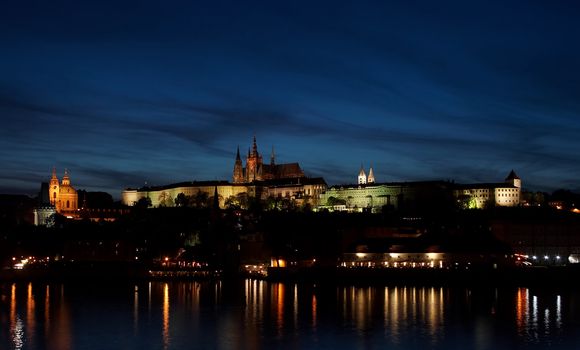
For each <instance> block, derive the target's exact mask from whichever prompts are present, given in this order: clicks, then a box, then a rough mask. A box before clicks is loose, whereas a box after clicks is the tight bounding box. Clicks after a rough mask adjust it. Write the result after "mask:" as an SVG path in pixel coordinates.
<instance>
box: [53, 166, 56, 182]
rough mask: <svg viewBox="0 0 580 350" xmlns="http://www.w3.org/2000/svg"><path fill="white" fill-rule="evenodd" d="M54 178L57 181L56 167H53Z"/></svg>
mask: <svg viewBox="0 0 580 350" xmlns="http://www.w3.org/2000/svg"><path fill="white" fill-rule="evenodd" d="M52 178H53V179H56V167H55V166H53V167H52Z"/></svg>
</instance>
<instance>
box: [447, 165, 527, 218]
mask: <svg viewBox="0 0 580 350" xmlns="http://www.w3.org/2000/svg"><path fill="white" fill-rule="evenodd" d="M521 188H522V180H521V179H520V178H519V177H518V176H517V175H516V173H515V172H514V171H513V170H512V171H511V172H510V173H509V175H508V176H507V177H506V179H505V181H504V182H500V183H480V184H465V185H457V188H456V189H455V191H454V195H455V198H456V199H457V201H459V202H462V203H464V206H465V207H467V208H471V209H481V208H485V207H486V206H500V207H515V206H519V205H520V202H521Z"/></svg>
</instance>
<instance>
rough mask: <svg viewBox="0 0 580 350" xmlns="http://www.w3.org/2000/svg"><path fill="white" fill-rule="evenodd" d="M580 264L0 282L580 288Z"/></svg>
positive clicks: (155, 273)
mask: <svg viewBox="0 0 580 350" xmlns="http://www.w3.org/2000/svg"><path fill="white" fill-rule="evenodd" d="M579 276H580V266H576V265H569V266H551V267H545V266H542V267H513V268H501V269H493V268H471V269H396V268H393V269H386V268H383V269H381V268H377V269H371V268H332V267H309V268H295V269H293V268H269V269H268V274H267V276H256V275H249V276H246V275H244V274H224V273H223V272H222V271H219V270H175V269H173V270H170V269H151V268H149V267H146V266H143V265H131V264H125V265H123V264H121V265H119V264H102V263H100V264H71V265H66V266H53V267H50V268H49V267H47V268H35V269H23V270H15V269H5V270H1V271H0V282H11V281H43V282H60V281H87V282H99V281H142V280H163V281H179V280H206V279H230V278H254V279H263V280H267V281H273V282H314V283H332V284H353V285H402V284H404V285H416V286H445V285H488V286H490V285H495V286H504V285H505V286H521V287H527V286H542V285H555V286H578V285H580V278H579Z"/></svg>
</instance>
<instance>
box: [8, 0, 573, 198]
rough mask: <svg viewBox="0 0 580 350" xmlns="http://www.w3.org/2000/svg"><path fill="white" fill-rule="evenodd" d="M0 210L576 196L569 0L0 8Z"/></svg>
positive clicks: (22, 3) (13, 4)
mask: <svg viewBox="0 0 580 350" xmlns="http://www.w3.org/2000/svg"><path fill="white" fill-rule="evenodd" d="M0 119H1V122H2V126H1V128H0V169H1V170H0V193H22V194H29V195H35V194H36V193H37V192H38V190H39V188H40V182H41V181H47V180H48V179H49V177H50V172H51V169H52V167H53V166H56V167H57V170H58V173H59V176H62V172H63V171H64V168H68V169H69V171H70V175H71V181H72V185H73V186H74V187H75V188H77V189H86V190H90V191H107V192H109V193H111V194H112V195H113V196H114V197H115V198H119V197H120V193H121V191H122V190H123V189H124V188H126V187H140V186H142V185H144V184H145V183H147V184H149V185H162V184H169V183H174V182H181V181H192V180H215V179H223V180H231V176H232V170H233V165H234V158H235V154H236V148H237V146H238V145H239V146H240V149H241V151H242V153H246V152H247V149H248V147H249V146H250V145H251V140H252V137H253V136H254V135H256V137H257V140H258V147H259V150H260V151H261V152H263V155H264V159H265V161H269V154H270V150H271V147H272V146H274V147H275V151H276V155H277V160H278V162H279V163H284V162H300V164H301V166H302V168H303V169H304V171H305V172H306V174H307V175H309V176H323V177H324V178H325V179H326V181H327V183H328V184H330V185H332V184H340V183H354V182H356V175H357V174H358V170H359V168H360V166H361V163H362V164H364V166H365V168H366V169H367V170H368V167H369V165H371V164H372V165H373V168H374V171H375V175H376V177H377V181H379V182H389V181H415V180H448V179H453V180H455V181H457V182H469V183H471V182H499V181H503V179H504V178H505V176H506V175H507V174H508V173H509V171H510V170H511V169H514V170H515V171H516V173H518V175H519V176H520V177H521V178H522V181H523V185H524V188H527V189H530V190H546V191H552V190H554V189H558V188H567V189H571V190H578V189H580V180H579V177H578V176H579V175H580V2H578V1H569V2H567V1H558V2H552V1H545V0H542V1H521V2H519V3H509V2H506V1H479V2H478V1H457V2H445V3H443V2H439V1H425V2H414V1H401V2H399V3H395V2H390V1H376V2H361V1H349V2H344V3H337V2H336V1H329V2H322V1H316V2H315V1H304V2H301V1H265V2H261V3H258V2H250V1H233V2H219V1H204V2H201V1H200V2H196V1H191V0H187V1H133V2H131V1H70V2H63V1H46V0H39V1H27V0H17V1H16V0H8V1H2V2H1V3H0Z"/></svg>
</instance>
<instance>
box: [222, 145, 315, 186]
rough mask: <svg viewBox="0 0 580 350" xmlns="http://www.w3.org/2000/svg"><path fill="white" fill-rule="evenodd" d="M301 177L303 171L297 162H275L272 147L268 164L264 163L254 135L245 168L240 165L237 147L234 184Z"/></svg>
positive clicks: (240, 160)
mask: <svg viewBox="0 0 580 350" xmlns="http://www.w3.org/2000/svg"><path fill="white" fill-rule="evenodd" d="M302 177H304V172H303V171H302V169H301V168H300V165H299V164H298V163H286V164H276V157H275V155H274V148H272V154H271V155H270V164H264V162H263V160H262V155H261V154H260V153H259V152H258V146H257V144H256V136H254V142H253V144H252V149H251V150H250V149H248V156H247V157H246V167H245V168H244V167H243V165H242V158H241V157H240V148H239V147H238V153H237V155H236V161H235V163H234V176H233V183H235V184H241V183H251V182H255V181H264V180H279V179H291V178H302Z"/></svg>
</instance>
